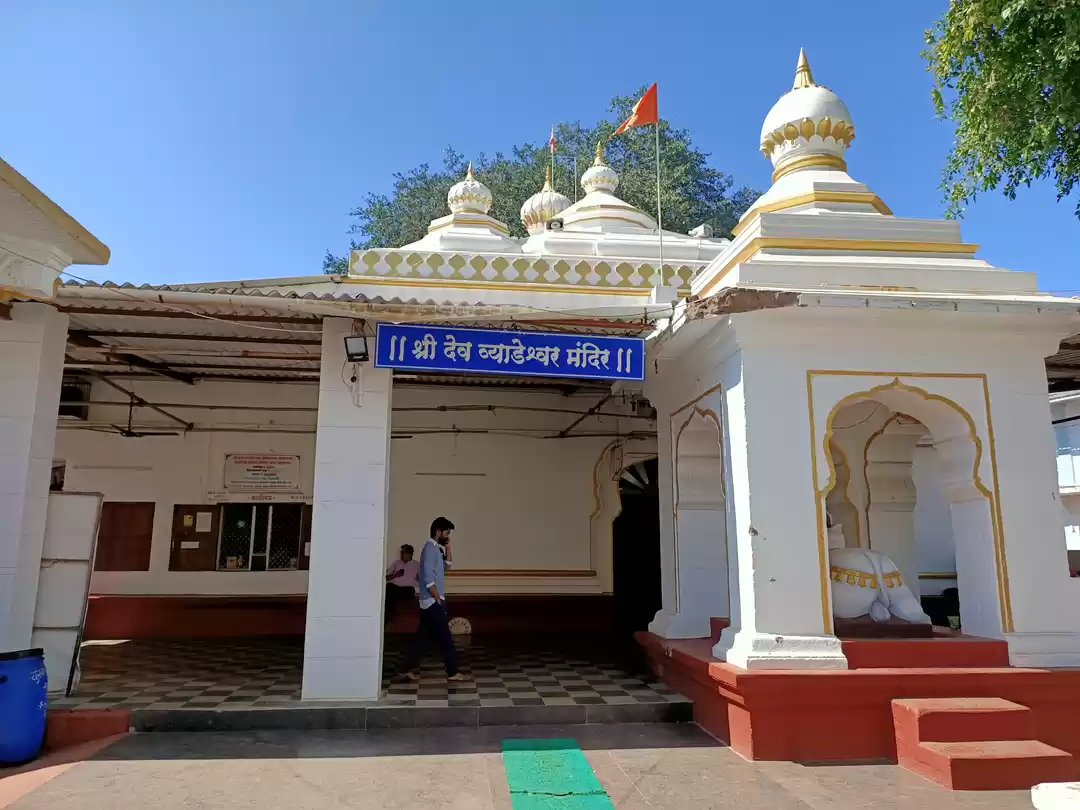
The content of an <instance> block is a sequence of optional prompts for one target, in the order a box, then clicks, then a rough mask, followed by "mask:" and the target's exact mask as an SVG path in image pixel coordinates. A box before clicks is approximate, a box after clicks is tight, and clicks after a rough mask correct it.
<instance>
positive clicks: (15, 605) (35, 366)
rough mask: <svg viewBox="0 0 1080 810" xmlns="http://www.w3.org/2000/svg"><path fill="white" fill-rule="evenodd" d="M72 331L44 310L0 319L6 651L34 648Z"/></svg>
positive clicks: (21, 308)
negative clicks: (67, 349) (66, 356)
mask: <svg viewBox="0 0 1080 810" xmlns="http://www.w3.org/2000/svg"><path fill="white" fill-rule="evenodd" d="M67 324H68V316H67V315H64V314H62V313H60V312H57V311H56V310H55V309H54V308H53V307H51V306H47V305H45V304H15V305H14V306H13V307H12V309H11V320H7V321H5V320H0V651H4V650H16V649H24V648H27V647H29V646H30V636H31V631H32V629H33V625H34V605H35V603H36V601H37V589H38V573H39V570H40V568H41V548H42V543H43V542H44V539H45V514H46V510H47V509H48V505H49V477H50V474H51V470H52V457H53V447H54V445H55V443H56V414H57V410H58V408H59V404H60V384H61V381H62V380H63V375H64V347H65V345H66V343H67Z"/></svg>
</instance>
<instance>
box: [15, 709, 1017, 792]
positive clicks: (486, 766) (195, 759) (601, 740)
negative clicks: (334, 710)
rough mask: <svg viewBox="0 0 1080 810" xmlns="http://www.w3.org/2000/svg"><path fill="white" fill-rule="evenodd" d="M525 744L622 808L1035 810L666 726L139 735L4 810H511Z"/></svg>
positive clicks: (891, 769)
mask: <svg viewBox="0 0 1080 810" xmlns="http://www.w3.org/2000/svg"><path fill="white" fill-rule="evenodd" d="M523 737H530V738H546V737H572V738H574V739H575V740H576V741H577V743H578V745H579V746H580V747H581V748H582V750H583V751H584V752H585V756H586V758H587V759H588V761H589V764H590V765H591V766H592V768H593V771H594V772H595V774H596V776H597V777H598V778H599V780H600V783H601V784H602V786H603V787H604V789H605V790H606V791H607V793H608V796H609V797H610V798H611V801H612V803H613V805H614V806H615V808H617V810H645V809H646V808H654V810H687V809H688V808H702V809H703V810H704V809H705V808H739V810H758V808H761V810H764V809H765V808H768V809H769V810H834V809H835V810H848V809H849V808H850V810H886V809H887V810H926V808H934V810H968V809H969V808H970V809H971V810H976V809H977V808H981V809H985V810H1021V808H1022V809H1023V810H1030V807H1031V800H1030V796H1029V794H1028V793H1027V792H1026V791H1025V792H1022V793H950V792H949V791H946V790H944V789H942V788H939V787H937V786H935V785H933V784H931V783H929V782H926V781H924V780H922V779H920V778H919V777H917V776H914V775H912V774H909V773H908V772H906V771H903V770H901V769H899V768H897V767H896V766H893V765H857V766H851V765H846V766H824V765H823V766H807V765H796V764H793V763H786V762H769V763H750V762H746V761H744V760H742V759H740V758H739V757H738V756H736V755H735V754H734V753H732V752H731V751H730V750H729V749H727V748H725V747H723V746H721V745H719V744H717V743H716V742H715V740H713V739H712V738H711V737H709V736H708V735H706V734H705V733H704V732H702V731H701V730H700V729H698V728H697V727H695V726H693V725H689V724H659V723H658V724H647V725H616V726H565V727H545V726H517V727H489V728H480V729H475V728H471V729H469V728H436V729H388V730H385V731H336V732H335V731H322V732H295V731H293V732H252V733H193V734H188V733H172V734H166V733H162V734H139V735H130V736H128V737H126V738H123V739H121V740H120V741H119V742H117V743H115V744H113V745H111V746H110V747H108V748H106V749H105V750H103V751H100V752H98V753H97V754H96V755H95V756H94V757H92V758H91V759H90V760H88V761H86V762H81V763H78V764H76V765H74V766H71V767H70V768H68V769H67V770H65V771H63V772H62V773H60V775H58V776H57V777H56V778H54V779H52V780H50V781H48V782H47V783H45V784H43V785H41V786H40V787H37V788H36V789H35V790H33V791H32V792H30V793H29V794H28V795H25V796H23V797H22V798H20V799H17V800H15V802H14V803H12V804H10V805H8V807H9V808H10V810H98V809H99V808H104V809H105V810H147V808H150V810H181V808H183V810H225V809H226V808H228V810H246V809H247V808H251V810H359V809H360V808H364V810H374V809H375V808H378V809H379V810H383V809H385V810H396V809H397V808H401V810H406V809H408V810H414V809H416V810H510V809H511V808H512V805H511V800H510V794H509V789H508V787H507V783H506V777H505V774H504V771H503V764H502V758H501V755H500V753H499V751H500V745H501V742H502V740H504V739H507V738H523ZM0 784H2V782H0ZM0 797H2V791H0ZM0 806H3V801H2V798H0Z"/></svg>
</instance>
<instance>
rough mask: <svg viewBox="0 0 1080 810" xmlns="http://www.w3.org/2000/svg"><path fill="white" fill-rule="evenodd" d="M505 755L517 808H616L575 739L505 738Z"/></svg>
mask: <svg viewBox="0 0 1080 810" xmlns="http://www.w3.org/2000/svg"><path fill="white" fill-rule="evenodd" d="M502 757H503V768H504V769H505V770H506V782H507V784H508V785H509V786H510V803H511V804H512V805H513V808H514V810H614V807H613V806H612V804H611V799H609V798H608V795H607V793H606V792H605V791H604V788H603V786H602V785H601V784H600V780H599V779H597V778H596V774H594V773H593V769H592V768H591V767H590V766H589V762H588V760H586V759H585V755H584V754H583V753H581V749H580V748H578V744H577V743H576V742H575V741H574V740H571V739H555V740H503V743H502Z"/></svg>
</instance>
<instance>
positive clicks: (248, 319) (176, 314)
mask: <svg viewBox="0 0 1080 810" xmlns="http://www.w3.org/2000/svg"><path fill="white" fill-rule="evenodd" d="M57 309H59V310H60V311H61V312H67V313H68V314H70V315H122V316H124V317H131V318H187V319H192V318H194V319H197V320H200V321H206V320H209V321H228V322H230V323H296V324H301V323H302V324H313V325H321V324H322V318H318V317H314V316H311V317H305V316H300V315H292V316H278V315H233V314H231V313H229V314H224V313H223V314H221V315H213V316H210V317H207V316H206V315H200V314H199V313H197V312H182V311H178V310H175V309H160V310H147V309H106V308H103V307H77V306H70V307H69V306H62V307H57ZM296 331H298V332H306V331H310V330H306V329H298V330H296Z"/></svg>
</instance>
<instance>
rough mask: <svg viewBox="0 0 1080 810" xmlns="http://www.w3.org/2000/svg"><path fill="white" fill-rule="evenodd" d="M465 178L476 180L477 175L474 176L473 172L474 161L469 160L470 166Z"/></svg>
mask: <svg viewBox="0 0 1080 810" xmlns="http://www.w3.org/2000/svg"><path fill="white" fill-rule="evenodd" d="M465 179H466V180H475V179H476V178H475V177H473V173H472V161H470V162H469V168H468V169H466V170H465Z"/></svg>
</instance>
